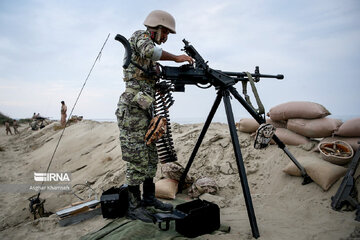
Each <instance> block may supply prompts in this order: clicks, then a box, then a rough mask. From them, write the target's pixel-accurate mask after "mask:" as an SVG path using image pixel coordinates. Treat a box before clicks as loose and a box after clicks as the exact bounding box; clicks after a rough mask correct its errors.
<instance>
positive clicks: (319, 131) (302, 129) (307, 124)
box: [286, 118, 342, 138]
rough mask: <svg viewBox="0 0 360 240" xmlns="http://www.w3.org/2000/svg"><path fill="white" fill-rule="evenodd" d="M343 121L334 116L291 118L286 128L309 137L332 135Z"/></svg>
mask: <svg viewBox="0 0 360 240" xmlns="http://www.w3.org/2000/svg"><path fill="white" fill-rule="evenodd" d="M341 124H342V121H341V120H339V119H333V118H317V119H299V118H295V119H289V120H288V121H287V126H286V128H287V129H289V130H291V131H293V132H295V133H298V134H300V135H302V136H305V137H309V138H322V137H330V136H332V134H333V133H334V132H335V131H336V130H337V129H338V128H339V127H340V126H341Z"/></svg>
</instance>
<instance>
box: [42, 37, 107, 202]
mask: <svg viewBox="0 0 360 240" xmlns="http://www.w3.org/2000/svg"><path fill="white" fill-rule="evenodd" d="M109 36H110V33H109V34H108V36H107V38H106V40H105V42H104V44H103V46H102V47H101V49H100V52H99V54H98V55H97V57H96V59H95V61H94V63H93V65H92V67H91V69H90V71H89V73H88V75H87V77H86V79H85V82H84V84H83V86H82V87H81V90H80V92H79V94H78V96H77V98H76V101H75V103H74V106H73V107H72V109H71V112H70V115H69V117H68V120H67V121H66V123H65V126H64V128H63V130H62V132H61V135H60V138H59V140H58V142H57V144H56V147H55V149H54V152H53V154H52V156H51V159H50V162H49V165H48V167H47V169H46V173H48V172H49V168H50V165H51V163H52V161H53V159H54V156H55V153H56V151H57V148H58V147H59V144H60V141H61V138H62V137H63V135H64V132H65V129H66V125H67V123H68V121H69V120H70V118H71V116H72V113H73V111H74V108H75V106H76V104H77V102H78V100H79V98H80V96H81V93H82V91H83V90H84V87H85V85H86V82H87V81H88V79H89V77H90V75H91V72H92V70H93V69H94V67H95V64H96V62H97V61H98V60H100V57H101V53H102V50H103V49H104V47H105V44H106V42H107V40H108V39H109ZM43 185H44V180H43V181H42V183H41V187H40V189H39V193H38V195H37V198H39V196H40V192H41V189H42V186H43Z"/></svg>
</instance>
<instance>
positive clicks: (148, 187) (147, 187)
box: [143, 178, 173, 211]
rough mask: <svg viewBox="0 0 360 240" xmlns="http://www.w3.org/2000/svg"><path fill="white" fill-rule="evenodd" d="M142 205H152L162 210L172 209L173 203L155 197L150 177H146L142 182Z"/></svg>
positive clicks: (153, 185)
mask: <svg viewBox="0 0 360 240" xmlns="http://www.w3.org/2000/svg"><path fill="white" fill-rule="evenodd" d="M143 205H144V207H154V208H156V209H159V210H162V211H172V210H173V205H171V204H169V203H163V202H161V201H160V200H158V199H157V198H156V197H155V184H154V183H153V179H152V178H146V179H145V181H144V184H143Z"/></svg>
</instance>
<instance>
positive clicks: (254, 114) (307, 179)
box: [229, 87, 312, 185]
mask: <svg viewBox="0 0 360 240" xmlns="http://www.w3.org/2000/svg"><path fill="white" fill-rule="evenodd" d="M229 91H230V92H231V94H232V95H233V96H234V97H235V98H236V99H237V100H238V101H239V102H240V103H241V105H243V107H244V108H245V109H246V110H247V111H248V112H249V113H250V114H251V116H252V117H253V118H254V119H255V120H256V121H257V122H258V123H259V124H262V123H265V122H266V120H265V118H263V117H262V116H261V115H260V114H258V113H257V112H255V111H254V109H252V107H250V105H249V104H248V103H247V102H246V101H245V99H244V98H242V97H241V95H240V94H239V93H238V91H237V90H236V88H234V87H230V88H229ZM273 140H274V141H275V143H276V144H277V145H278V146H279V148H281V149H282V150H283V151H284V152H285V154H286V155H287V156H288V157H289V158H290V160H291V161H292V162H293V163H294V164H295V165H296V167H297V168H298V169H299V170H300V172H301V175H302V177H303V178H304V180H303V182H302V184H303V185H305V184H308V183H311V182H312V179H311V178H310V177H309V175H307V173H306V171H305V168H304V167H303V166H301V164H300V163H299V162H298V161H297V160H296V159H295V157H294V156H293V155H292V154H291V153H290V151H289V150H288V149H287V148H286V146H285V144H284V143H283V142H282V141H281V140H280V139H279V138H278V137H277V136H276V134H274V136H273Z"/></svg>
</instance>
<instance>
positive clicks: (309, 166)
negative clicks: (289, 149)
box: [283, 156, 347, 191]
mask: <svg viewBox="0 0 360 240" xmlns="http://www.w3.org/2000/svg"><path fill="white" fill-rule="evenodd" d="M297 160H298V161H299V162H300V164H301V165H302V166H303V167H304V168H305V170H306V173H307V174H308V175H309V177H311V179H312V180H314V182H315V183H317V184H318V185H319V186H320V187H321V188H322V189H324V190H325V191H327V190H329V189H330V187H331V186H332V185H333V184H334V183H335V182H336V181H337V180H338V179H339V178H341V177H342V176H344V175H345V173H346V171H347V169H346V168H344V167H342V166H338V165H335V164H332V163H329V162H326V161H324V160H322V159H320V158H318V157H316V156H305V157H299V158H297ZM283 171H284V172H285V173H287V174H289V175H292V176H298V177H300V176H301V172H300V170H299V169H298V168H297V167H296V166H295V164H294V163H293V162H290V163H289V164H288V165H287V166H286V167H285V168H284V169H283Z"/></svg>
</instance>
